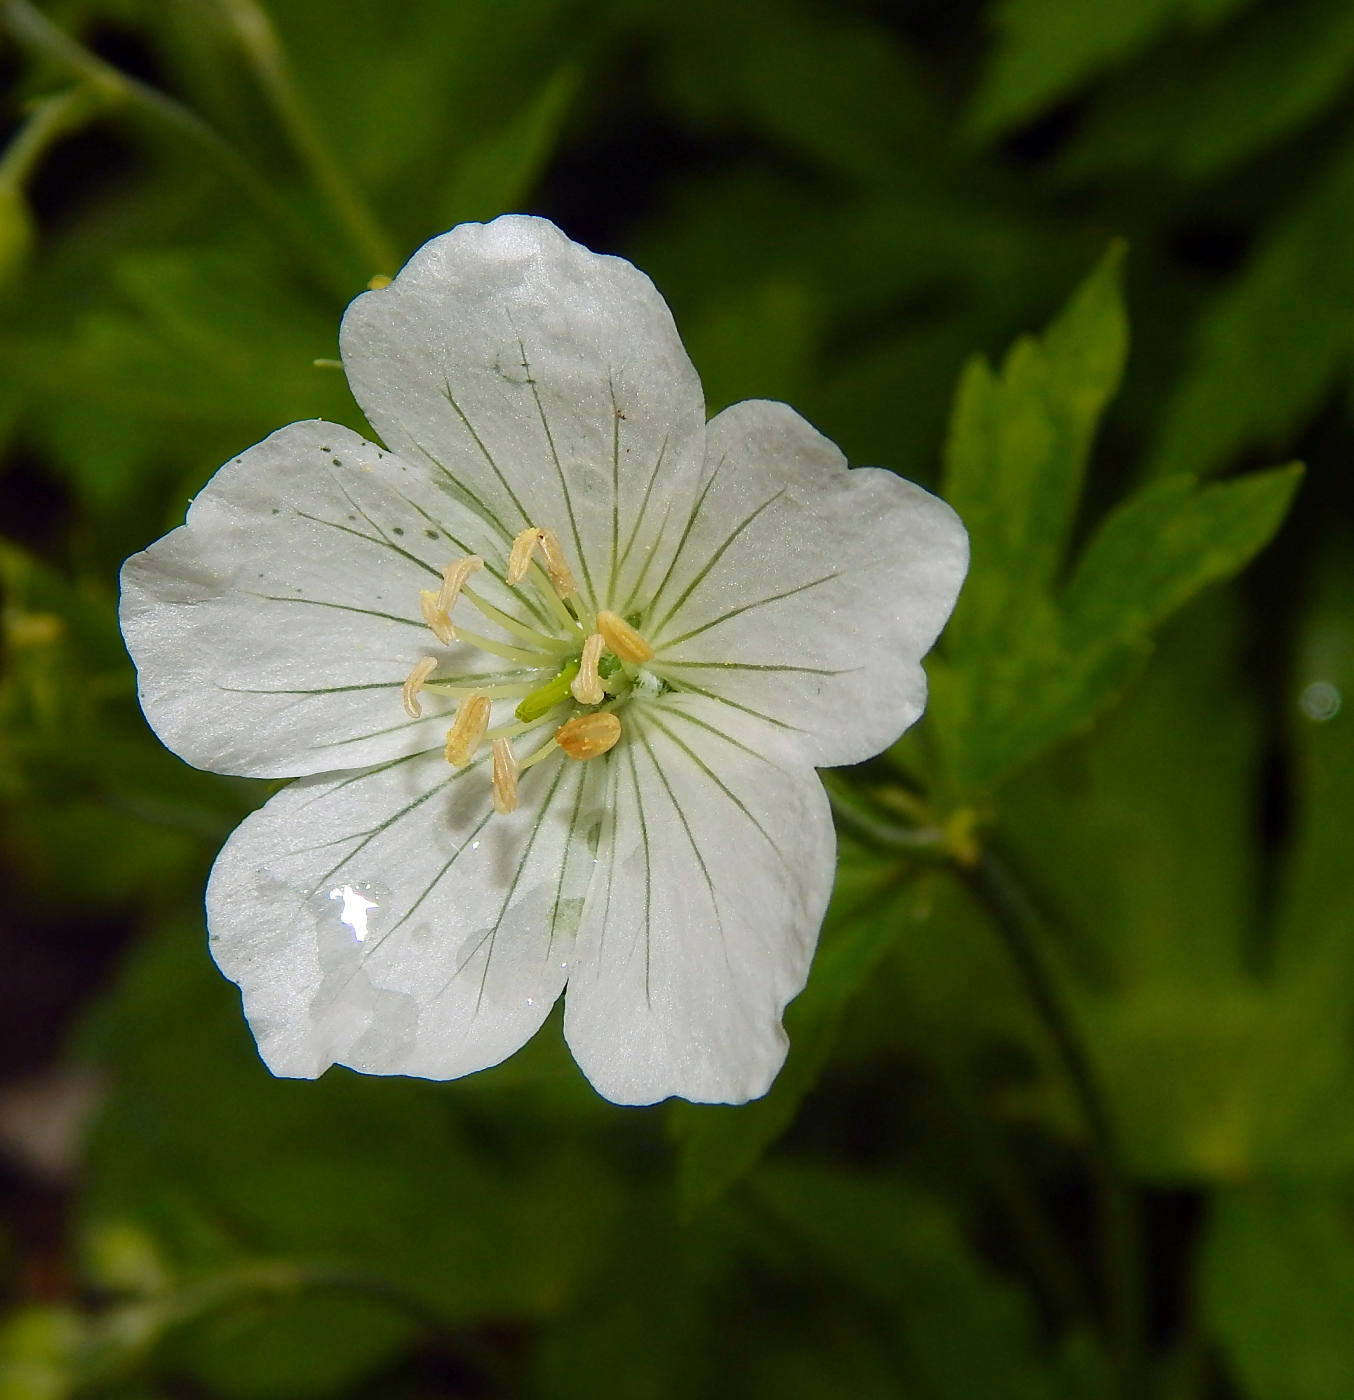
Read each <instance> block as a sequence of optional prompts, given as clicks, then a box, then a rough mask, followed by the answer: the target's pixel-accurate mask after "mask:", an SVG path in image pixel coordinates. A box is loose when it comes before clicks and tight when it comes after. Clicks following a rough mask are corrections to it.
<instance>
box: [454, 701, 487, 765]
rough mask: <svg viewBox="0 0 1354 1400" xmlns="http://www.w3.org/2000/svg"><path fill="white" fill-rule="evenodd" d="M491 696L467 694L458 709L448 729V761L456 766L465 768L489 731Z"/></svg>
mask: <svg viewBox="0 0 1354 1400" xmlns="http://www.w3.org/2000/svg"><path fill="white" fill-rule="evenodd" d="M489 710H490V704H489V697H488V696H487V695H467V696H466V697H465V699H464V700H462V701H461V703H460V705H459V706H457V709H456V718H455V719H454V720H453V721H452V725H451V728H450V729H449V730H447V748H446V759H447V762H448V763H450V764H451V765H452V767H454V768H464V767H465V766H466V764H468V763H469V762H470V760H471V759H472V758H474V757H475V751H476V750H477V749H478V748H479V746H480V745H481V744H482V743H483V742H484V736H485V734H486V733H488V731H489Z"/></svg>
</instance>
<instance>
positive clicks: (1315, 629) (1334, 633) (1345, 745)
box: [1275, 535, 1354, 985]
mask: <svg viewBox="0 0 1354 1400" xmlns="http://www.w3.org/2000/svg"><path fill="white" fill-rule="evenodd" d="M1285 698H1286V700H1287V701H1288V705H1289V709H1288V714H1289V722H1290V732H1291V744H1292V748H1293V751H1294V755H1295V758H1296V760H1297V762H1296V775H1295V776H1296V787H1297V792H1296V797H1297V799H1298V803H1299V820H1298V827H1297V832H1296V836H1295V839H1294V841H1293V845H1292V850H1291V853H1290V858H1289V861H1288V868H1287V870H1286V872H1285V879H1284V898H1283V901H1282V903H1281V905H1280V908H1279V913H1278V920H1277V930H1276V948H1275V966H1276V969H1277V970H1278V972H1279V974H1280V975H1281V976H1284V977H1293V978H1299V977H1306V976H1308V975H1312V974H1311V970H1312V969H1313V968H1315V969H1317V971H1316V973H1315V975H1316V976H1318V977H1319V978H1321V979H1322V980H1324V981H1326V982H1327V983H1328V984H1329V982H1330V981H1331V980H1332V979H1333V978H1334V979H1337V980H1338V981H1340V982H1341V983H1342V984H1346V985H1348V984H1349V981H1350V979H1351V977H1354V949H1351V947H1350V940H1349V931H1350V929H1351V928H1354V881H1351V879H1350V862H1349V835H1350V832H1352V831H1354V541H1351V540H1350V539H1349V537H1348V536H1346V535H1336V536H1335V537H1334V538H1332V539H1331V540H1330V541H1329V542H1328V543H1327V545H1326V548H1325V549H1324V551H1323V553H1322V557H1321V560H1320V563H1319V567H1318V569H1317V571H1316V578H1315V582H1314V586H1313V589H1312V597H1311V602H1310V606H1309V608H1308V611H1307V616H1306V618H1305V620H1304V625H1303V629H1302V633H1301V636H1300V638H1299V644H1298V652H1297V657H1296V665H1295V667H1294V674H1293V679H1292V683H1291V685H1290V686H1289V688H1288V690H1287V693H1286V696H1285Z"/></svg>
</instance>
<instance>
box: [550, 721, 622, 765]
mask: <svg viewBox="0 0 1354 1400" xmlns="http://www.w3.org/2000/svg"><path fill="white" fill-rule="evenodd" d="M620 737H621V722H620V720H619V719H617V718H616V716H615V715H613V714H612V713H611V712H610V711H609V710H595V711H594V712H593V713H592V714H590V715H578V716H577V717H576V718H574V719H571V720H569V721H567V722H566V723H565V724H561V725H560V727H559V728H558V729H557V730H555V742H556V743H557V744H558V745H559V746H560V748H562V749H563V750H564V752H565V753H567V754H568V755H569V757H570V758H577V759H585V758H599V757H600V756H601V755H602V754H604V753H606V752H607V751H608V750H609V749H614V748H615V747H616V743H617V741H618V740H619V739H620Z"/></svg>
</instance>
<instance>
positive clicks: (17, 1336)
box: [0, 1306, 87, 1400]
mask: <svg viewBox="0 0 1354 1400" xmlns="http://www.w3.org/2000/svg"><path fill="white" fill-rule="evenodd" d="M86 1342H87V1338H86V1333H85V1328H84V1325H83V1322H82V1319H81V1318H80V1316H79V1314H78V1313H76V1312H75V1311H74V1309H72V1308H67V1307H58V1306H31V1307H26V1308H20V1309H18V1310H16V1311H14V1312H12V1313H10V1315H9V1316H8V1317H7V1318H6V1319H5V1320H4V1322H3V1323H0V1400H66V1397H67V1396H68V1395H70V1394H72V1393H73V1392H74V1390H75V1387H76V1383H77V1381H78V1379H79V1377H80V1358H81V1353H82V1351H83V1349H84V1347H85V1345H86Z"/></svg>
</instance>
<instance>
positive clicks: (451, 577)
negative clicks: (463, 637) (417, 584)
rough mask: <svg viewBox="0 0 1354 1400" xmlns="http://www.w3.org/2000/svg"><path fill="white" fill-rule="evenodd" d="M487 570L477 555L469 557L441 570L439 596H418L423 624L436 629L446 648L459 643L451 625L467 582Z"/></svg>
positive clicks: (424, 594)
mask: <svg viewBox="0 0 1354 1400" xmlns="http://www.w3.org/2000/svg"><path fill="white" fill-rule="evenodd" d="M483 567H484V560H483V559H481V558H480V556H479V555H478V554H467V555H466V556H465V558H464V559H458V560H457V561H456V562H455V563H454V564H448V565H447V567H446V568H445V569H443V570H442V587H441V588H440V589H438V591H437V592H436V593H433V592H431V591H430V590H428V589H426V588H425V589H423V590H422V591H421V592H420V594H419V604H420V608H421V610H422V612H423V620H424V622H426V623H427V624H428V626H429V627H431V628H432V629H433V635H434V636H435V637H436V638H437V640H438V641H439V642H441V643H442V645H443V646H450V645H451V644H452V642H454V641H455V640H456V629H455V628H454V627H453V626H452V625H451V610H452V609H453V608H454V607H455V606H456V600H457V598H459V597H460V596H461V589H462V587H464V585H465V581H466V579H468V578H469V577H470V575H471V574H473V573H475V572H476V571H477V570H478V569H482V568H483Z"/></svg>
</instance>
